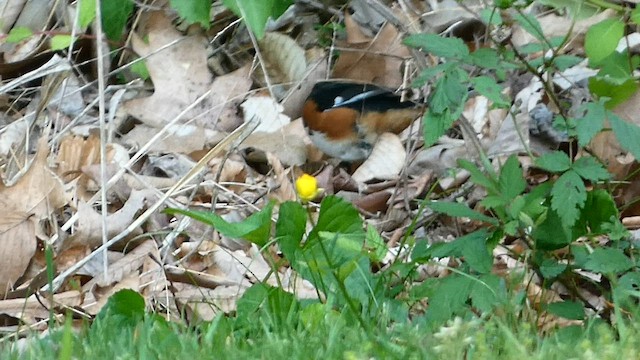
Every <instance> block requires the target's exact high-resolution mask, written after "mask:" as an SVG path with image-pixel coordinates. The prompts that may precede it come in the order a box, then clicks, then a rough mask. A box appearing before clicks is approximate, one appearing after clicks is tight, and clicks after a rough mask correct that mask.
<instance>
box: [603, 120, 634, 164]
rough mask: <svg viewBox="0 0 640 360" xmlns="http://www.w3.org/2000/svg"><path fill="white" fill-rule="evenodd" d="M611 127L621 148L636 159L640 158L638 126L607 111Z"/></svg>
mask: <svg viewBox="0 0 640 360" xmlns="http://www.w3.org/2000/svg"><path fill="white" fill-rule="evenodd" d="M608 118H609V122H610V123H611V129H612V130H613V133H614V134H615V135H616V139H618V142H620V145H621V146H622V148H623V149H625V150H627V151H629V152H630V153H631V154H632V155H633V157H634V158H636V160H640V141H638V139H640V127H638V125H635V124H631V123H628V122H626V121H624V120H622V119H620V118H619V117H618V116H617V115H615V114H613V113H609V116H608Z"/></svg>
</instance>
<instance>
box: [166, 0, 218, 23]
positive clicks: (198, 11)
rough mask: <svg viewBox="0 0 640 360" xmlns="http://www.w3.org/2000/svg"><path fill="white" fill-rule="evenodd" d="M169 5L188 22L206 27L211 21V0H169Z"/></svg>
mask: <svg viewBox="0 0 640 360" xmlns="http://www.w3.org/2000/svg"><path fill="white" fill-rule="evenodd" d="M169 3H170V4H171V7H172V8H173V9H174V10H175V11H176V12H177V13H178V15H179V16H180V17H181V18H183V19H185V20H186V21H187V22H188V23H189V24H200V25H202V27H204V28H206V29H208V28H209V26H210V22H211V16H210V15H209V14H210V13H211V0H188V1H184V0H170V1H169Z"/></svg>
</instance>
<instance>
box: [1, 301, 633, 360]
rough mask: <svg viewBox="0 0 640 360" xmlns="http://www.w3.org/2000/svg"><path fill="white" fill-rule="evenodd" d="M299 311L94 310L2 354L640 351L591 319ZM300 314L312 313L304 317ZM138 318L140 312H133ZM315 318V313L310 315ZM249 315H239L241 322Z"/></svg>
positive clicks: (554, 354) (403, 355) (596, 355)
mask: <svg viewBox="0 0 640 360" xmlns="http://www.w3.org/2000/svg"><path fill="white" fill-rule="evenodd" d="M312 307H313V308H314V309H313V311H311V312H308V311H305V309H303V310H302V311H301V312H300V313H299V315H300V316H299V317H292V318H291V320H290V321H289V322H288V323H286V324H280V325H279V326H274V322H273V319H272V318H271V316H270V315H269V314H268V313H266V312H264V311H261V312H259V313H256V314H253V316H249V317H247V318H243V315H241V314H240V315H237V316H235V317H229V316H220V317H218V318H216V319H215V320H214V321H212V322H208V323H201V324H199V325H197V326H192V327H187V326H183V325H179V324H176V323H170V322H167V321H165V320H164V319H162V318H161V317H160V316H158V315H156V314H149V313H146V314H142V315H141V316H137V315H136V316H122V315H117V314H116V315H114V314H110V315H108V316H99V317H98V318H97V319H96V320H95V321H94V322H93V324H91V325H88V324H84V325H83V326H81V327H80V328H81V329H80V331H77V330H74V329H73V328H72V327H71V326H70V325H69V323H68V324H65V325H63V326H60V327H58V328H57V329H55V330H54V331H52V333H51V334H50V335H49V336H47V337H44V338H40V339H38V338H36V337H35V336H34V337H32V338H30V339H28V340H27V342H26V345H25V346H24V347H23V348H22V349H21V350H20V351H18V350H16V349H12V348H11V346H6V345H5V346H6V347H5V348H4V349H3V351H2V353H1V355H2V356H1V357H2V358H3V359H41V360H42V359H107V358H109V359H110V358H113V359H189V358H193V359H238V358H242V359H274V358H276V359H277V358H282V359H373V358H375V359H429V358H436V359H465V358H466V359H519V358H527V359H631V358H634V357H635V356H636V354H637V353H638V351H639V350H640V342H639V340H638V339H640V337H639V335H640V331H639V330H640V324H638V323H637V322H634V323H631V324H627V326H628V328H627V331H626V332H625V335H624V336H623V337H620V338H618V336H617V334H616V333H615V332H614V330H613V328H612V327H611V326H609V325H608V324H605V323H603V322H601V321H597V320H591V321H589V322H587V323H586V325H585V326H583V327H579V326H570V327H566V328H562V329H559V330H556V331H553V332H552V333H550V334H547V335H546V336H544V337H542V336H539V335H538V334H537V329H536V328H535V327H534V326H532V325H531V324H530V323H527V322H513V323H507V322H505V321H504V320H503V319H499V318H497V317H493V318H490V319H487V320H480V319H477V318H476V319H470V320H466V321H463V320H461V319H460V318H458V319H456V320H453V321H450V322H449V323H448V324H447V325H446V326H443V327H441V328H439V329H436V330H435V331H429V330H428V329H427V328H426V327H425V326H422V325H419V324H415V323H409V322H406V323H403V324H398V323H396V324H391V325H390V324H375V323H374V322H375V320H371V321H370V323H369V325H370V330H369V331H365V330H363V328H362V327H361V326H360V325H359V324H358V323H357V322H354V321H352V319H349V316H348V315H345V314H346V312H345V313H344V314H341V313H338V312H336V311H334V310H327V307H326V306H312ZM309 314H312V315H314V317H313V318H309V316H308V315H309ZM139 315H140V314H139ZM319 315H321V316H319ZM247 320H249V321H247Z"/></svg>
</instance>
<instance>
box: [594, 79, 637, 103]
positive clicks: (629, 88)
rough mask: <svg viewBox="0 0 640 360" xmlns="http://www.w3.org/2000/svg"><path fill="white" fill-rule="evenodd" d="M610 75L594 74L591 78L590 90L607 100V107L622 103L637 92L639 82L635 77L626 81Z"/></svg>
mask: <svg viewBox="0 0 640 360" xmlns="http://www.w3.org/2000/svg"><path fill="white" fill-rule="evenodd" d="M615 80H616V79H612V78H609V77H601V76H594V77H591V78H589V90H591V92H592V93H593V94H594V95H597V96H598V98H599V99H605V98H608V100H606V103H605V104H606V107H607V109H611V108H614V107H615V106H616V105H619V104H622V103H623V102H625V101H627V100H628V99H630V98H631V96H633V94H635V92H636V91H637V90H638V84H637V83H636V82H635V80H634V79H631V78H630V79H627V80H625V81H624V82H619V81H615Z"/></svg>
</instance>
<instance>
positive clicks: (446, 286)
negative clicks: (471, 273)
mask: <svg viewBox="0 0 640 360" xmlns="http://www.w3.org/2000/svg"><path fill="white" fill-rule="evenodd" d="M474 282H475V280H474V279H471V278H469V277H467V276H460V275H450V276H447V277H445V278H444V279H442V280H441V281H440V285H439V286H438V287H437V289H436V291H434V293H433V296H431V297H429V307H428V308H427V313H426V318H427V320H428V321H430V322H432V323H435V324H440V323H444V322H446V321H447V320H449V319H451V317H452V316H453V315H455V314H457V313H459V312H460V311H462V310H463V309H465V307H466V302H467V299H468V298H469V295H470V294H471V289H472V287H473V285H474Z"/></svg>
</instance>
